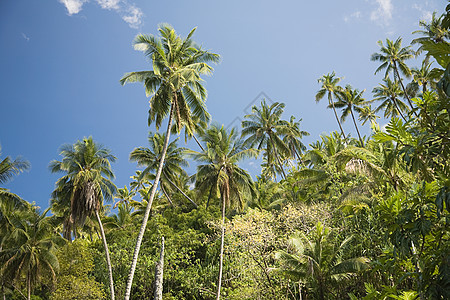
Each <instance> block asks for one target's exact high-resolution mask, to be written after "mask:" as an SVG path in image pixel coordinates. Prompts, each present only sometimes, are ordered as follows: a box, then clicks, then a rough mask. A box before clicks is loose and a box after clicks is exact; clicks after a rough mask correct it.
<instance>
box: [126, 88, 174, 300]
mask: <svg viewBox="0 0 450 300" xmlns="http://www.w3.org/2000/svg"><path fill="white" fill-rule="evenodd" d="M174 96H175V99H174V101H173V102H172V106H171V108H170V114H169V122H168V124H167V132H166V140H165V141H164V146H163V150H162V153H161V159H160V161H159V166H158V171H157V172H156V178H155V182H154V183H153V186H152V190H151V194H150V198H149V199H148V203H147V208H146V209H145V214H144V218H143V220H142V224H141V229H140V230H139V234H138V237H137V240H136V247H135V248H134V254H133V260H132V262H131V266H130V273H129V274H128V280H127V286H126V290H125V297H124V299H125V300H129V299H130V295H131V285H132V283H133V277H134V272H135V270H136V264H137V260H138V256H139V250H140V249H141V244H142V239H143V237H144V233H145V228H146V227H147V222H148V216H149V215H150V209H151V208H152V204H153V198H154V197H155V194H156V189H157V188H158V183H159V179H160V178H161V173H162V168H163V165H164V159H165V158H166V152H167V146H168V145H169V138H170V129H171V128H172V122H173V113H174V111H173V110H174V103H175V102H176V101H177V96H176V94H175V95H174Z"/></svg>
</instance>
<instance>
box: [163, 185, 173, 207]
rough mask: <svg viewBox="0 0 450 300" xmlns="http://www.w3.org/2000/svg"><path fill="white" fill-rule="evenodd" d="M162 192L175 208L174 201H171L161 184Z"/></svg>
mask: <svg viewBox="0 0 450 300" xmlns="http://www.w3.org/2000/svg"><path fill="white" fill-rule="evenodd" d="M161 191H162V192H163V194H164V196H166V198H167V201H169V203H170V205H172V206H173V202H172V199H170V197H169V195H168V194H167V192H166V190H165V189H164V187H163V185H162V184H161Z"/></svg>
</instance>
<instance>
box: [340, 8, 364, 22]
mask: <svg viewBox="0 0 450 300" xmlns="http://www.w3.org/2000/svg"><path fill="white" fill-rule="evenodd" d="M361 16H362V14H361V12H360V11H355V12H354V13H352V14H351V15H349V16H344V22H345V23H348V22H350V21H351V20H354V19H361Z"/></svg>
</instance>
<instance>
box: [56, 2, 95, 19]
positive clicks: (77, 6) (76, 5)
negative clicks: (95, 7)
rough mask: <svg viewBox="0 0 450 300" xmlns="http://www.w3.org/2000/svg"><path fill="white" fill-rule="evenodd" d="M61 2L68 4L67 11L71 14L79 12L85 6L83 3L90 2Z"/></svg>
mask: <svg viewBox="0 0 450 300" xmlns="http://www.w3.org/2000/svg"><path fill="white" fill-rule="evenodd" d="M59 2H61V3H62V4H64V5H65V6H66V9H67V13H68V14H69V16H71V15H74V14H77V13H79V12H80V11H81V9H82V8H83V4H84V3H86V2H88V0H59Z"/></svg>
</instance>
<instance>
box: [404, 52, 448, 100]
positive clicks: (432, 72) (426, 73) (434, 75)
mask: <svg viewBox="0 0 450 300" xmlns="http://www.w3.org/2000/svg"><path fill="white" fill-rule="evenodd" d="M431 64H432V62H430V60H429V57H426V58H425V59H424V60H423V61H422V65H421V66H420V68H412V69H411V73H412V75H413V80H414V81H413V83H414V84H416V85H418V86H422V95H423V94H425V92H426V91H427V90H428V88H432V89H436V85H437V81H438V79H439V78H440V77H441V76H442V70H439V69H431Z"/></svg>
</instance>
